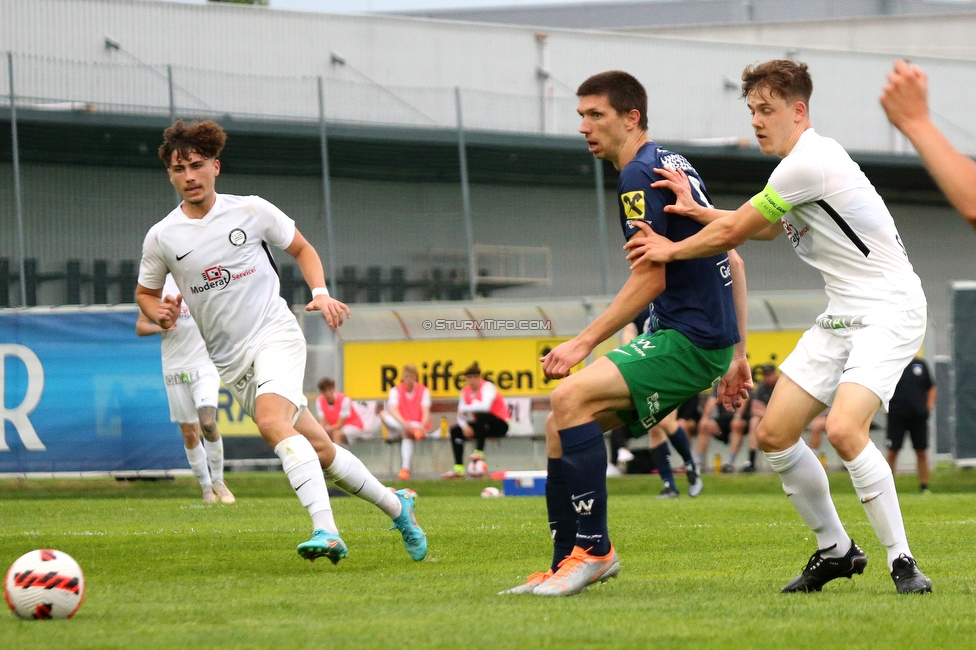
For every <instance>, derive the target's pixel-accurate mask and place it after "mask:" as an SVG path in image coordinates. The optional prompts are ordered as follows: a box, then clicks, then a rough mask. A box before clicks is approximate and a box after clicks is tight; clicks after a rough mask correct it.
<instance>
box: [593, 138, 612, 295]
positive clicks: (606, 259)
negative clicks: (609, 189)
mask: <svg viewBox="0 0 976 650" xmlns="http://www.w3.org/2000/svg"><path fill="white" fill-rule="evenodd" d="M593 172H594V173H593V177H594V178H595V179H596V221H597V223H596V226H597V233H598V237H599V239H598V241H599V243H600V276H601V278H600V279H601V280H602V281H603V295H606V294H608V293H610V253H609V251H608V250H607V204H606V188H605V187H604V186H603V161H602V160H600V159H599V158H596V157H594V158H593Z"/></svg>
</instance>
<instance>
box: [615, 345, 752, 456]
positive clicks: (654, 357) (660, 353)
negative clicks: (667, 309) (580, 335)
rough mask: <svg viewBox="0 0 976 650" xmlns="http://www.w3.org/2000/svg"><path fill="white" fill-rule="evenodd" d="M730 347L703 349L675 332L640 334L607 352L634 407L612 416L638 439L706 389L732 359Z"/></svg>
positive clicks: (718, 378)
mask: <svg viewBox="0 0 976 650" xmlns="http://www.w3.org/2000/svg"><path fill="white" fill-rule="evenodd" d="M732 350H733V347H732V346H730V347H727V348H722V349H719V350H703V349H701V348H698V347H695V344H694V343H692V342H691V341H689V340H688V337H686V336H685V335H684V334H682V333H681V332H679V331H677V330H658V331H656V332H654V333H653V334H641V335H640V336H638V337H637V338H635V339H634V340H632V341H631V342H630V343H628V344H627V345H622V346H620V347H619V348H616V349H615V350H611V351H610V352H609V353H608V354H607V358H608V359H610V360H611V361H613V362H614V363H615V364H616V365H617V368H618V369H619V370H620V374H621V375H623V377H624V381H626V382H627V386H628V387H629V388H630V396H631V397H632V398H633V400H634V406H635V407H636V408H635V409H633V410H629V411H617V416H618V417H619V418H620V419H621V420H623V422H624V424H626V425H627V426H628V427H630V432H631V434H632V435H633V436H634V437H635V438H639V437H641V436H643V435H645V434H646V433H647V431H648V430H649V429H650V428H651V427H653V426H654V425H655V424H657V423H658V422H660V421H661V420H663V419H664V418H665V417H666V416H667V415H668V413H670V412H671V411H673V410H674V409H676V408H678V407H679V406H681V404H682V403H683V402H684V401H685V400H687V399H688V398H689V397H691V396H693V395H697V394H698V393H700V392H702V391H703V390H706V389H708V388H711V387H712V386H714V385H715V383H716V382H718V381H719V380H720V379H721V378H722V376H723V375H724V374H725V371H726V370H728V369H729V364H730V363H731V362H732Z"/></svg>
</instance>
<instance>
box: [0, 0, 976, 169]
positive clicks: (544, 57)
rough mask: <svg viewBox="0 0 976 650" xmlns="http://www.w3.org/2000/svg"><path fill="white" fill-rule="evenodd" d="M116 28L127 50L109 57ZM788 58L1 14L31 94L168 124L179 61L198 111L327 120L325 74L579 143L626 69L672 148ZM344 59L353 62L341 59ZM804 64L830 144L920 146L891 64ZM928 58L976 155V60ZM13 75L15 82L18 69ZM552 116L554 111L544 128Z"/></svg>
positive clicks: (399, 29)
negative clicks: (887, 112) (597, 84)
mask: <svg viewBox="0 0 976 650" xmlns="http://www.w3.org/2000/svg"><path fill="white" fill-rule="evenodd" d="M910 20H922V19H921V18H912V19H910ZM106 34H109V35H111V36H112V37H113V38H115V39H116V40H117V41H118V42H119V43H120V44H121V45H122V47H123V48H124V51H117V50H111V49H106V47H105V44H104V36H105V35H106ZM788 49H790V48H788V47H786V46H784V45H773V46H770V45H762V44H722V43H714V42H704V41H686V40H684V41H683V40H675V39H669V38H663V37H661V36H646V35H640V34H626V33H600V32H585V31H571V30H548V34H547V36H546V38H545V39H544V43H540V41H539V40H537V35H536V30H535V29H533V28H527V27H518V26H499V25H484V24H473V23H451V22H439V21H427V20H420V19H410V18H399V17H385V16H337V15H328V14H317V13H316V14H313V13H301V12H286V11H275V10H271V9H266V8H255V7H247V6H233V5H187V4H175V3H174V4H169V3H164V2H146V1H144V0H7V1H6V2H3V3H0V50H10V51H13V52H15V53H16V54H17V57H16V59H15V77H16V79H15V81H16V84H17V88H18V94H19V95H22V96H27V97H29V98H32V101H35V102H43V101H49V100H59V101H67V100H74V101H84V102H92V103H93V104H94V105H95V109H96V110H99V111H108V112H112V111H127V112H131V111H138V112H146V111H148V112H154V113H159V114H166V112H167V110H168V96H167V83H166V80H165V75H166V65H172V66H173V74H174V78H175V82H176V84H177V88H176V93H175V94H176V101H177V105H178V110H179V113H180V114H181V115H183V114H207V115H218V116H220V115H224V114H234V115H251V116H254V115H258V116H268V117H271V116H286V117H289V118H295V119H305V120H312V119H315V118H316V116H317V111H318V108H317V96H316V85H315V77H316V76H320V75H321V76H322V77H323V78H324V80H325V85H326V93H325V94H326V115H327V117H328V118H329V119H330V120H341V121H352V122H371V123H392V124H426V125H433V126H441V127H444V128H454V126H455V124H456V116H455V111H454V95H453V88H454V87H455V86H460V87H461V88H462V89H463V91H464V94H463V102H464V121H465V125H466V127H467V128H471V129H480V130H501V131H517V132H532V131H536V132H538V131H541V130H543V126H544V130H545V131H547V132H552V133H561V134H571V133H575V131H576V128H577V118H576V115H575V110H574V109H575V98H574V97H573V94H574V92H573V91H574V89H575V87H576V86H577V85H578V84H579V83H580V82H581V81H582V80H583V79H585V78H586V77H587V76H589V75H591V74H593V73H596V72H600V71H603V70H607V69H615V68H617V69H626V70H628V71H630V72H632V73H633V74H635V75H636V76H637V77H638V78H639V79H641V80H642V81H643V82H644V84H645V85H646V86H647V88H648V91H649V93H650V97H651V103H650V106H649V109H648V116H649V119H650V123H651V133H652V135H653V136H654V137H655V138H659V139H663V140H671V141H678V140H689V139H696V138H714V137H749V136H750V135H751V131H750V128H749V124H748V114H747V113H746V111H745V108H744V106H743V105H742V103H741V101H740V100H739V99H738V92H737V91H736V89H735V86H736V83H737V82H736V80H737V79H739V77H740V75H741V72H742V69H743V67H745V66H746V65H749V64H753V63H756V62H760V61H763V60H767V59H771V58H776V57H783V56H786V55H787V50H788ZM333 51H335V52H338V53H340V54H341V55H342V56H343V57H344V58H345V60H346V65H345V66H337V65H333V64H331V63H330V53H331V52H333ZM132 57H137V58H138V59H139V60H140V61H141V62H142V63H140V62H137V61H135V60H134V59H133V58H132ZM801 58H802V59H803V60H804V61H806V62H807V63H808V64H809V65H810V68H811V72H812V74H813V77H814V85H815V89H816V90H815V93H814V97H813V101H812V114H813V118H814V123H815V124H816V125H817V127H818V129H819V130H820V131H821V132H822V133H824V134H826V135H830V136H832V137H834V138H836V139H838V140H839V141H840V142H841V143H843V144H844V145H845V146H847V147H848V148H849V149H852V150H863V151H878V152H885V151H900V150H902V149H904V143H903V142H902V141H900V140H899V139H898V138H896V137H895V136H894V135H893V132H892V130H891V128H890V126H889V125H888V123H887V122H886V120H885V118H884V114H883V113H882V111H881V109H880V107H879V105H878V102H877V98H878V95H879V93H880V89H881V86H882V85H883V84H884V81H885V73H886V71H887V70H888V69H889V67H890V65H891V59H892V56H891V55H889V54H873V55H871V54H858V53H852V52H833V51H815V50H810V51H806V50H804V51H802V52H801ZM540 61H547V62H548V72H549V74H550V77H549V79H548V80H547V81H546V82H545V83H542V82H540V80H539V78H538V76H537V68H538V65H539V63H540ZM921 62H922V63H923V65H925V66H926V68H927V69H928V71H929V74H930V77H931V80H932V81H931V88H932V103H933V107H934V109H935V112H936V114H937V115H936V118H937V120H938V121H940V123H941V125H942V126H944V127H946V128H947V129H948V130H949V132H950V137H953V138H954V139H955V140H956V141H957V142H958V143H959V146H960V147H961V148H962V149H963V150H964V151H967V152H969V153H976V137H974V136H973V135H972V134H974V133H976V113H973V112H972V111H971V110H970V107H971V106H973V105H974V104H976V67H974V66H973V65H972V64H970V63H968V62H958V61H946V60H934V59H933V60H922V61H921ZM0 77H3V78H4V79H3V80H4V81H6V79H5V77H6V74H5V72H0ZM367 77H368V78H369V79H371V80H373V81H375V82H376V83H373V82H371V81H368V80H367ZM727 82H731V88H729V87H727ZM377 84H378V85H377ZM543 97H545V98H546V99H543ZM3 101H4V100H3V99H0V105H2V102H3ZM543 103H545V105H544V106H543ZM540 113H545V114H546V115H548V116H549V117H548V119H547V120H546V123H545V125H543V124H541V123H540V122H541V119H540Z"/></svg>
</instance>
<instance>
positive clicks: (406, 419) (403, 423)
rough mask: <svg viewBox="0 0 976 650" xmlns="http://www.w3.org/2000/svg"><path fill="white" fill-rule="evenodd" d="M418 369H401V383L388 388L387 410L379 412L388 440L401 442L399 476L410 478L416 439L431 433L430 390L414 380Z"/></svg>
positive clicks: (406, 366) (401, 478)
mask: <svg viewBox="0 0 976 650" xmlns="http://www.w3.org/2000/svg"><path fill="white" fill-rule="evenodd" d="M417 377H418V375H417V366H414V365H412V364H407V365H405V366H403V381H401V382H400V383H399V384H397V385H396V386H394V387H393V388H391V389H390V395H389V397H387V400H386V409H384V410H383V411H382V412H381V413H380V417H381V418H382V419H383V424H385V425H386V431H387V434H388V438H389V439H390V440H396V439H400V440H401V442H400V462H401V464H400V473H399V474H397V478H398V479H400V480H401V481H405V480H407V479H408V478H410V461H411V459H412V458H413V447H414V441H415V440H423V439H424V438H425V437H426V436H427V434H428V433H429V432H430V431H431V425H430V391H429V390H427V387H426V386H424V385H423V384H421V383H420V382H419V381H417Z"/></svg>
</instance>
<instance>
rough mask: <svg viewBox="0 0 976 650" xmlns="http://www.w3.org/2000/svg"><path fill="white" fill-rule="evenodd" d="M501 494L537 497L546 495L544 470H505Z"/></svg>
mask: <svg viewBox="0 0 976 650" xmlns="http://www.w3.org/2000/svg"><path fill="white" fill-rule="evenodd" d="M502 494H504V495H505V496H507V497H539V496H545V495H546V472H545V471H544V470H542V471H531V472H505V478H504V479H502Z"/></svg>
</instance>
